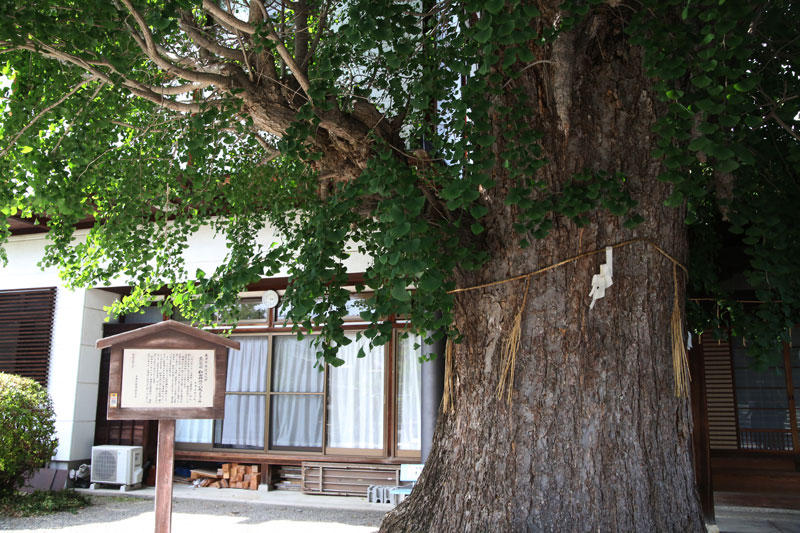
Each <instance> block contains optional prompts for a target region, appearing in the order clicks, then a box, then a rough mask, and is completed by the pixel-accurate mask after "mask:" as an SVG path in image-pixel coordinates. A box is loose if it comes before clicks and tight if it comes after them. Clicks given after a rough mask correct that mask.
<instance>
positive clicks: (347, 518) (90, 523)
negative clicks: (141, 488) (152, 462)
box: [0, 496, 384, 533]
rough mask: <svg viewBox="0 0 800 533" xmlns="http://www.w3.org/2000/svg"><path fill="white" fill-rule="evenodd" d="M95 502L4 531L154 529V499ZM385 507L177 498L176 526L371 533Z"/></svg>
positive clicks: (9, 524) (230, 532)
mask: <svg viewBox="0 0 800 533" xmlns="http://www.w3.org/2000/svg"><path fill="white" fill-rule="evenodd" d="M92 501H93V505H91V506H89V507H86V508H84V509H81V510H80V511H78V512H77V513H76V514H71V513H57V514H52V515H47V516H35V517H29V518H6V517H0V530H4V531H25V532H31V533H32V532H40V531H41V532H49V531H62V532H81V533H83V532H86V533H147V532H149V531H152V530H153V526H154V523H155V516H154V513H153V500H150V499H141V498H131V497H102V496H93V497H92ZM383 515H384V513H383V512H382V511H377V512H376V511H347V510H331V509H310V508H300V507H275V506H266V505H255V504H246V503H228V502H213V501H202V500H177V501H173V503H172V530H173V531H174V532H175V533H184V532H197V533H205V532H217V531H218V532H223V533H234V532H235V533H240V532H241V533H246V532H255V531H258V532H260V533H261V532H264V531H272V532H276V533H323V532H324V533H345V532H347V533H350V532H353V533H367V532H373V531H376V530H377V529H378V526H379V525H380V522H381V519H382V518H383Z"/></svg>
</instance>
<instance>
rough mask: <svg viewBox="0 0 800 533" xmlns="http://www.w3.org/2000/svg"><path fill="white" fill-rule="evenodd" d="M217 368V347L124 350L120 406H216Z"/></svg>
mask: <svg viewBox="0 0 800 533" xmlns="http://www.w3.org/2000/svg"><path fill="white" fill-rule="evenodd" d="M214 370H215V369H214V350H173V349H129V350H123V352H122V398H121V400H122V401H121V402H120V403H121V405H120V407H126V408H127V407H140V408H141V407H156V408H157V407H213V406H214V377H215V373H214Z"/></svg>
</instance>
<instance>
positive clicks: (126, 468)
mask: <svg viewBox="0 0 800 533" xmlns="http://www.w3.org/2000/svg"><path fill="white" fill-rule="evenodd" d="M91 481H92V483H113V484H116V485H135V484H137V483H141V482H142V447H141V446H93V447H92V475H91Z"/></svg>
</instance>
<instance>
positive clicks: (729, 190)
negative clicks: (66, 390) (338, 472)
mask: <svg viewBox="0 0 800 533" xmlns="http://www.w3.org/2000/svg"><path fill="white" fill-rule="evenodd" d="M799 15H800V13H798V7H797V5H796V4H795V3H792V2H787V1H773V2H766V1H762V2H756V1H752V2H751V1H746V0H727V1H726V0H696V1H692V2H687V1H685V0H681V1H677V0H665V1H655V0H639V1H635V2H633V1H625V0H607V1H605V2H602V1H598V0H583V1H581V0H568V1H566V2H559V1H547V0H542V1H538V2H519V1H507V2H506V1H503V0H490V1H487V2H476V1H465V2H454V1H443V2H434V1H432V0H421V1H399V2H398V1H390V0H377V1H375V0H369V1H367V0H352V1H347V2H340V3H337V2H329V1H325V0H297V1H290V0H275V1H271V2H270V1H262V0H250V1H242V0H202V1H197V0H112V1H107V0H81V1H76V0H27V1H24V2H23V1H21V0H20V1H17V0H10V1H6V2H3V3H2V5H0V17H1V18H2V20H3V24H2V26H1V27H0V60H2V63H3V66H2V68H3V75H4V77H5V79H7V80H9V83H6V84H4V85H2V93H3V94H2V98H0V106H2V109H3V114H2V117H3V118H2V123H0V183H2V188H0V213H2V214H0V236H2V238H3V239H5V238H7V237H8V236H9V230H8V228H9V226H8V224H7V220H8V219H9V217H27V218H31V219H39V220H41V221H46V223H47V225H48V227H49V236H50V239H51V244H50V245H49V246H48V248H47V251H46V255H45V257H44V258H43V264H44V265H49V266H52V265H57V266H58V267H59V268H60V269H61V271H62V273H63V276H64V278H65V280H67V282H69V283H70V284H74V285H77V286H96V285H100V284H103V283H104V282H106V281H107V280H109V279H113V278H115V277H116V276H118V275H125V276H127V277H128V278H130V279H133V280H135V287H134V289H133V290H132V293H131V296H130V297H128V298H127V299H126V300H124V301H123V302H121V303H120V304H119V305H118V306H117V308H116V311H117V312H124V311H126V310H130V309H134V308H136V307H138V306H139V305H142V304H146V303H149V302H150V301H151V300H152V294H153V292H154V291H156V290H159V289H161V288H162V287H164V286H166V287H168V288H169V296H168V297H167V299H166V300H165V301H164V302H163V303H162V304H161V305H163V306H164V308H165V312H167V313H170V312H172V310H173V309H176V308H177V309H178V310H179V311H180V312H181V313H182V314H183V315H184V316H188V317H191V318H192V319H193V320H195V321H196V322H198V323H208V322H212V321H213V320H215V317H216V316H218V313H220V312H222V311H224V310H228V311H229V312H230V313H231V314H232V315H233V317H232V318H234V319H235V308H236V307H235V303H236V298H237V293H238V292H239V291H241V290H243V289H244V288H245V287H246V286H247V284H248V283H252V282H254V281H255V280H258V279H260V278H261V277H262V276H265V275H270V274H271V273H274V272H277V271H278V269H280V268H286V269H288V271H289V272H290V274H291V283H290V285H289V288H288V289H287V292H286V295H285V299H286V301H287V302H288V304H289V305H288V306H287V307H288V308H289V309H290V311H289V313H290V318H291V319H292V320H293V321H294V322H295V323H296V324H298V326H299V327H302V328H311V327H317V328H319V329H320V330H321V336H320V339H321V341H320V345H319V356H320V357H321V358H323V359H324V360H325V361H326V362H329V363H331V364H337V363H339V362H340V360H339V359H338V358H337V357H336V347H337V346H339V345H342V344H344V343H347V342H349V340H348V339H347V337H345V336H344V333H343V331H342V328H341V324H342V317H343V316H344V315H345V314H347V311H346V308H345V304H346V302H347V299H348V292H347V291H346V290H344V289H343V288H342V285H343V284H344V282H345V280H346V272H345V268H344V266H343V260H344V259H345V258H346V256H347V252H346V250H347V249H350V248H352V246H355V247H357V248H358V250H359V251H361V252H364V253H366V254H369V255H370V256H371V257H372V258H373V262H372V264H371V266H370V267H369V269H368V270H367V271H366V273H365V275H364V279H365V283H366V284H367V285H369V287H370V288H371V290H372V291H373V292H372V297H371V298H370V299H368V300H367V306H368V308H367V309H366V310H365V311H364V312H363V313H362V316H363V317H364V319H365V320H368V321H370V326H369V327H368V328H367V329H366V330H365V331H364V332H363V334H364V335H366V336H367V337H368V338H369V339H370V340H371V342H372V343H373V344H374V345H381V344H383V343H385V342H387V341H388V340H389V339H390V336H391V327H390V325H389V324H385V323H383V322H382V321H381V317H386V316H388V315H392V314H400V315H404V316H408V317H409V318H410V319H411V322H412V324H413V328H414V329H415V330H416V331H419V332H423V333H425V332H435V333H425V335H424V336H425V337H426V338H428V340H433V339H434V338H441V337H443V336H446V337H448V339H449V344H448V345H449V348H448V350H447V368H448V376H447V383H446V388H447V397H446V402H444V404H443V406H442V409H441V412H440V417H439V422H438V426H437V430H436V435H435V439H434V446H433V450H432V452H431V455H430V457H429V459H428V461H427V464H426V467H425V470H424V472H423V474H422V477H421V479H420V482H419V484H418V487H417V488H416V489H415V490H414V492H413V493H412V495H411V497H410V498H409V499H408V500H407V501H406V503H404V504H403V505H401V506H399V507H398V508H397V509H396V510H395V511H393V512H392V513H390V514H389V515H388V516H387V518H386V519H385V521H384V524H383V528H384V529H385V530H387V531H403V530H409V531H487V530H500V531H517V530H536V531H538V530H567V529H568V530H587V531H588V530H603V531H605V530H640V531H646V530H680V531H688V530H693V531H698V530H701V529H702V522H701V518H700V511H699V505H698V501H697V496H696V492H695V488H694V475H693V472H692V468H691V456H690V444H689V443H690V440H689V439H690V420H689V406H688V400H687V399H686V398H685V396H684V394H685V385H686V381H685V380H686V379H687V376H686V375H685V358H684V357H685V353H684V348H683V342H682V339H683V338H684V337H685V330H686V327H687V325H686V324H685V317H686V316H687V315H688V316H690V317H691V327H695V328H702V327H708V326H715V327H729V328H732V330H733V332H734V333H735V334H739V335H746V336H747V338H748V345H749V346H750V347H751V348H752V349H751V352H752V353H753V354H755V356H756V357H760V359H759V361H762V362H764V361H765V359H764V357H766V354H768V353H769V352H770V349H771V347H772V346H774V345H775V343H779V342H781V340H783V339H785V338H786V335H787V328H788V327H789V326H790V325H791V324H792V323H793V322H796V321H797V319H798V317H799V316H800V313H798V309H799V308H800V306H799V305H798V303H799V302H800V301H799V300H798V297H799V296H800V282H798V280H797V277H796V275H795V273H796V270H797V269H796V267H795V265H794V258H795V257H796V256H797V253H798V248H800V244H799V243H800V238H798V237H799V236H798V231H799V230H798V225H797V224H796V220H797V215H796V205H797V202H798V199H800V198H799V197H800V192H799V191H798V179H797V168H798V163H799V162H800V134H799V133H798V115H797V112H798V102H800V76H798V71H797V67H798V57H799V56H798V54H799V52H800V38H799V37H798V31H797V27H796V25H795V24H794V22H793V21H795V20H797V19H798V16H799ZM87 220H91V221H94V224H93V227H92V228H91V229H90V231H89V232H88V235H86V236H85V238H81V239H75V238H74V232H75V227H76V224H79V223H82V222H85V221H87ZM202 225H208V226H211V227H212V229H213V230H215V231H216V232H218V233H219V234H220V235H221V236H223V237H224V238H226V239H227V241H228V256H227V258H226V260H225V262H224V264H223V265H222V266H220V267H219V268H218V269H217V270H216V271H214V272H201V271H197V272H187V271H186V268H185V266H184V264H183V263H182V257H183V252H184V251H185V250H186V249H187V246H188V244H187V242H188V239H189V237H190V236H191V235H192V234H193V233H194V232H196V231H197V230H198V229H199V228H200V227H201V226H202ZM266 226H271V227H274V228H276V229H277V230H278V231H279V233H280V235H281V242H280V243H278V244H277V245H275V246H267V245H265V243H261V242H259V241H258V239H257V234H258V232H259V231H260V230H262V229H263V228H265V227H266ZM353 243H355V244H353ZM609 246H610V247H612V248H611V252H612V253H613V274H612V276H611V279H610V280H611V281H612V282H613V284H612V285H610V286H608V287H606V288H605V293H604V296H603V298H602V299H599V300H597V301H596V302H595V305H594V306H593V308H592V309H589V303H590V301H591V300H592V299H591V298H590V297H589V293H590V291H591V290H592V278H593V275H594V274H597V273H598V267H599V265H600V263H602V262H604V261H605V257H606V256H605V255H604V253H603V252H604V250H605V248H606V247H609ZM731 249H733V250H735V257H736V258H737V260H735V261H732V260H731V257H733V256H731V255H730V254H729V253H728V251H729V250H731ZM731 279H734V280H740V283H738V284H737V283H726V281H729V280H731ZM687 282H688V284H689V286H690V292H691V294H692V295H693V296H697V297H701V298H704V299H707V300H708V301H710V302H711V305H710V306H709V307H705V308H704V307H703V306H704V305H707V304H704V303H702V302H701V303H697V302H695V303H692V304H691V305H690V306H689V308H688V309H686V308H685V307H684V302H685V295H686V288H687ZM742 288H745V289H746V290H748V291H751V294H753V295H754V297H755V298H757V299H758V300H759V301H761V302H763V303H762V304H761V305H758V306H754V307H752V306H751V307H748V306H744V305H743V304H741V303H737V294H736V293H735V292H734V290H738V289H742ZM595 294H596V293H595ZM705 301H706V300H703V302H705ZM209 304H211V305H209ZM684 311H686V312H684ZM709 311H710V312H709ZM676 392H677V394H676Z"/></svg>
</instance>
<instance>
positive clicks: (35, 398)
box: [0, 372, 58, 496]
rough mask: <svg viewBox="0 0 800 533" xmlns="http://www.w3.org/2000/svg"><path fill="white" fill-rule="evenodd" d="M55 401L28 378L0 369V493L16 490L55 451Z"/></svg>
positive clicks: (47, 460) (10, 492) (45, 462)
mask: <svg viewBox="0 0 800 533" xmlns="http://www.w3.org/2000/svg"><path fill="white" fill-rule="evenodd" d="M54 433H55V415H54V413H53V403H52V402H51V401H50V398H49V397H48V396H47V391H46V390H44V388H43V387H42V386H41V385H39V384H38V383H37V382H35V381H33V380H32V379H29V378H23V377H21V376H15V375H13V374H5V373H2V372H0V496H3V495H8V494H12V493H14V491H16V489H17V488H18V487H20V486H22V484H23V483H24V482H25V478H26V477H27V476H29V475H30V474H32V473H33V472H35V471H36V470H37V469H38V468H41V467H43V466H46V465H47V463H48V462H49V461H50V458H51V457H53V454H54V453H55V450H56V446H58V440H57V439H56V438H55V436H54Z"/></svg>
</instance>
